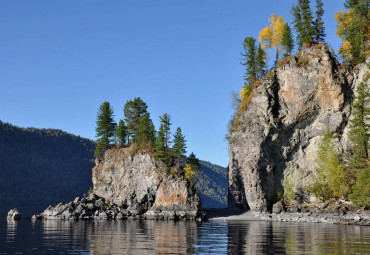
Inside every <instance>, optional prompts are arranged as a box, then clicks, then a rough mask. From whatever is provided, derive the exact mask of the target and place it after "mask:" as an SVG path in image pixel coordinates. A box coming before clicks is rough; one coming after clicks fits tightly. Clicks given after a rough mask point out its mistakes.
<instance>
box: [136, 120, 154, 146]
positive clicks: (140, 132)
mask: <svg viewBox="0 0 370 255" xmlns="http://www.w3.org/2000/svg"><path fill="white" fill-rule="evenodd" d="M154 140H155V128H154V124H153V122H152V120H151V119H150V114H149V113H146V114H144V115H143V116H141V117H140V119H139V126H138V129H137V130H136V134H135V137H134V140H133V141H134V142H135V143H137V144H140V145H148V144H151V145H153V144H154Z"/></svg>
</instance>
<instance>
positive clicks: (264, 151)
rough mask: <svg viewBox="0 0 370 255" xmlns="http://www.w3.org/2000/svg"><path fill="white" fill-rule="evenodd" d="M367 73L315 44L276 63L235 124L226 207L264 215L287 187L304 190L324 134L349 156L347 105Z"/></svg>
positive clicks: (313, 170) (348, 109)
mask: <svg viewBox="0 0 370 255" xmlns="http://www.w3.org/2000/svg"><path fill="white" fill-rule="evenodd" d="M368 72H369V69H368V67H367V66H366V64H362V65H359V66H358V67H357V68H355V70H350V69H349V68H346V67H344V66H340V65H339V63H338V62H337V61H336V59H335V58H334V57H333V56H332V55H331V53H330V52H329V51H328V50H327V48H326V47H324V46H319V45H315V46H312V47H308V48H307V47H303V50H302V51H301V53H300V55H299V56H297V57H291V58H289V59H285V60H284V61H281V62H280V63H279V67H277V68H275V69H274V70H272V71H271V73H270V74H269V75H267V77H266V78H264V79H263V80H262V82H261V84H260V85H259V86H257V87H256V88H255V89H254V95H253V97H252V100H251V102H250V104H249V105H248V106H247V109H246V110H244V111H242V112H239V114H238V115H237V121H234V127H233V132H231V134H230V137H229V156H230V162H229V175H228V181H229V194H228V201H229V207H240V208H244V209H250V210H252V211H256V212H260V211H269V210H271V206H272V204H273V203H275V202H276V201H277V196H278V194H279V193H281V194H282V193H283V192H284V185H285V184H286V183H290V184H291V185H292V186H293V189H294V190H295V191H300V190H301V191H303V190H305V189H306V188H307V187H308V186H309V185H311V184H312V182H313V180H314V177H315V160H316V154H317V149H318V145H319V143H320V140H321V138H322V135H323V133H324V131H325V130H327V129H330V130H331V131H332V132H334V133H335V136H336V147H337V149H338V150H340V151H341V152H345V151H346V150H348V145H349V144H348V136H347V134H348V128H347V124H348V117H349V112H350V104H349V103H350V100H351V98H352V94H353V91H354V90H355V87H356V86H357V85H358V84H359V83H360V82H361V81H363V78H364V77H365V75H367V73H368ZM365 80H366V79H365ZM366 82H367V83H368V84H369V81H366ZM311 199H314V198H313V197H311Z"/></svg>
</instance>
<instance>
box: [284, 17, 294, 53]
mask: <svg viewBox="0 0 370 255" xmlns="http://www.w3.org/2000/svg"><path fill="white" fill-rule="evenodd" d="M281 46H282V48H283V50H284V58H286V57H288V56H289V55H290V54H292V50H293V49H294V40H293V36H292V30H291V29H290V27H289V24H288V23H285V24H284V27H283V35H282V38H281Z"/></svg>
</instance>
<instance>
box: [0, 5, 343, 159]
mask: <svg viewBox="0 0 370 255" xmlns="http://www.w3.org/2000/svg"><path fill="white" fill-rule="evenodd" d="M295 2H296V1H294V0H282V1H276V0H265V1H264V0H261V1H246V0H244V1H242V0H233V1H221V0H186V1H185V0H176V1H175V0H166V1H164V0H156V1H153V0H140V1H138V0H132V1H98V0H80V1H75V0H74V1H72V0H69V1H50V0H39V1H29V0H24V1H14V0H3V1H1V2H0V24H1V25H0V34H1V40H0V109H1V110H0V120H2V121H4V122H9V123H12V124H14V125H18V126H21V127H31V126H32V127H37V128H57V129H62V130H65V131H67V132H70V133H73V134H76V135H80V136H82V137H86V138H91V139H95V121H96V113H97V109H98V107H99V105H100V104H101V103H102V102H104V101H109V102H110V103H111V104H112V105H113V108H114V111H115V116H116V120H117V122H118V120H119V119H120V118H123V110H122V109H123V106H124V104H125V102H126V101H127V100H130V99H133V98H134V97H138V96H140V97H141V98H142V99H143V100H144V101H145V102H146V103H147V104H148V106H149V108H148V110H149V112H150V113H151V117H152V119H153V121H154V124H155V126H156V128H158V127H159V122H158V119H159V118H158V116H159V115H161V114H162V113H165V112H166V113H169V114H170V115H171V119H172V123H173V125H172V126H173V128H172V130H173V132H174V131H175V130H176V127H177V126H181V128H182V130H183V133H184V134H185V136H186V138H187V140H188V142H187V145H188V152H192V151H193V152H194V153H195V154H196V155H197V156H198V157H199V158H200V159H203V160H207V161H210V162H212V163H216V164H219V165H222V166H226V165H227V164H228V152H227V146H228V144H227V142H226V141H225V139H224V137H225V134H226V133H227V128H226V125H227V123H228V121H229V119H230V117H231V115H232V111H233V110H232V109H231V107H230V105H231V96H230V93H231V92H232V91H239V90H240V88H241V86H242V85H243V81H242V76H243V69H242V66H241V65H240V52H241V48H242V47H241V42H242V41H243V39H244V38H245V37H246V36H253V37H257V36H258V33H259V31H260V30H261V29H262V28H263V27H265V26H267V25H268V17H269V16H270V15H271V13H275V14H276V15H278V16H280V15H282V16H283V17H284V18H285V21H288V22H290V21H291V14H290V8H291V6H292V4H294V3H295ZM324 4H325V6H324V8H325V10H326V13H325V16H324V19H325V22H326V23H325V25H326V29H327V41H328V42H329V43H330V44H331V45H332V46H333V47H334V48H335V49H338V48H339V45H340V41H339V39H338V38H337V37H336V36H335V28H336V24H335V20H334V13H335V11H337V10H343V9H344V8H343V1H338V0H327V1H324Z"/></svg>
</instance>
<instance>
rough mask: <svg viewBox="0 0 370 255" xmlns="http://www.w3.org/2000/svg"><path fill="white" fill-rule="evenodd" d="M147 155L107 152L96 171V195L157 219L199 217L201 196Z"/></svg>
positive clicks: (121, 206)
mask: <svg viewBox="0 0 370 255" xmlns="http://www.w3.org/2000/svg"><path fill="white" fill-rule="evenodd" d="M161 169H164V166H163V165H162V164H161V163H160V162H158V161H156V160H155V159H154V158H153V157H152V156H151V155H149V154H147V153H137V154H135V155H133V156H132V155H130V151H129V149H120V150H108V151H107V152H106V153H105V158H104V160H102V161H98V160H97V161H96V166H95V167H94V168H93V176H92V180H93V184H94V189H93V193H94V194H96V195H97V196H99V197H103V198H104V199H105V201H109V203H110V204H111V205H117V206H118V208H121V209H124V210H126V211H129V213H130V214H131V215H144V216H145V217H146V218H154V219H162V218H166V219H195V218H197V217H200V209H201V200H200V198H199V196H198V193H197V192H196V190H195V189H194V188H193V187H190V186H189V183H188V182H187V181H186V180H185V179H184V178H183V177H182V176H180V177H174V176H171V175H169V174H167V173H165V172H164V171H163V170H161Z"/></svg>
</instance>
